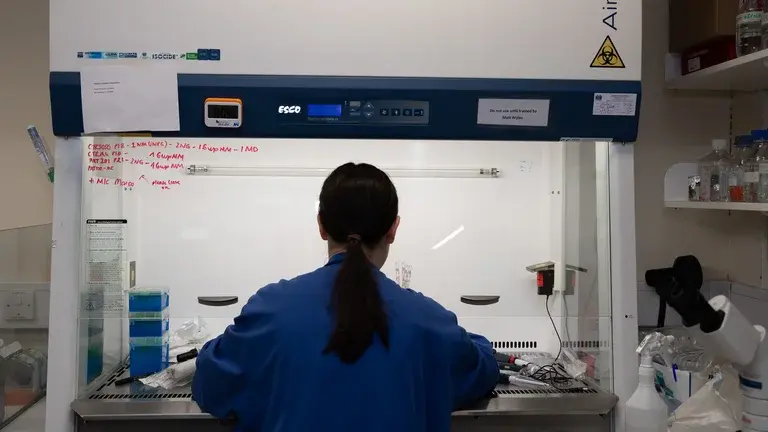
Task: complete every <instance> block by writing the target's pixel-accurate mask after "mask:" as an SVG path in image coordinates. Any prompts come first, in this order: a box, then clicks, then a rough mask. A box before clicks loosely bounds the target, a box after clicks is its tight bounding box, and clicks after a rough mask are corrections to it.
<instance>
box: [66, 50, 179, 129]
mask: <svg viewBox="0 0 768 432" xmlns="http://www.w3.org/2000/svg"><path fill="white" fill-rule="evenodd" d="M80 92H81V95H82V101H83V127H84V130H85V133H98V132H135V131H177V130H179V87H178V78H177V74H176V71H175V69H173V68H171V67H169V66H167V65H159V64H154V63H151V62H147V63H144V64H142V65H137V66H94V67H87V68H83V70H82V71H81V72H80Z"/></svg>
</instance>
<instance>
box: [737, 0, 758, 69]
mask: <svg viewBox="0 0 768 432" xmlns="http://www.w3.org/2000/svg"><path fill="white" fill-rule="evenodd" d="M763 6H765V2H764V1H763V0H740V1H739V13H738V15H736V56H737V57H741V56H744V55H747V54H752V53H755V52H758V51H760V50H761V49H762V45H763V38H762V33H761V31H762V25H763Z"/></svg>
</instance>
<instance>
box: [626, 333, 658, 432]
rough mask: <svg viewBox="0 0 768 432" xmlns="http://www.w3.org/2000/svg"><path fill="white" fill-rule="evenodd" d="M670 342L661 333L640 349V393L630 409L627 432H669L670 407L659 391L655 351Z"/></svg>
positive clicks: (638, 385) (647, 337)
mask: <svg viewBox="0 0 768 432" xmlns="http://www.w3.org/2000/svg"><path fill="white" fill-rule="evenodd" d="M664 342H666V339H665V336H664V335H662V334H660V333H653V334H649V335H648V336H646V337H645V339H643V342H642V343H641V344H640V346H638V347H637V353H638V354H640V368H639V379H638V384H637V390H635V393H633V394H632V397H630V398H629V400H628V401H627V405H626V431H627V432H666V431H667V417H668V413H667V404H665V403H664V399H662V397H661V395H660V394H659V393H658V392H657V391H656V385H655V382H656V369H654V367H653V354H654V350H659V349H660V348H661V346H662V345H663V343H664Z"/></svg>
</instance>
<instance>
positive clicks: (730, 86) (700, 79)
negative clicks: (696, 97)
mask: <svg viewBox="0 0 768 432" xmlns="http://www.w3.org/2000/svg"><path fill="white" fill-rule="evenodd" d="M675 58H676V59H677V61H678V65H679V57H676V56H674V55H670V56H669V58H668V61H667V65H668V66H667V71H668V72H667V80H666V81H667V88H669V89H675V90H710V91H756V90H765V89H768V50H763V51H759V52H756V53H754V54H750V55H747V56H744V57H739V58H737V59H734V60H730V61H727V62H725V63H721V64H719V65H715V66H712V67H708V68H706V69H702V70H700V71H697V72H694V73H691V74H688V75H681V74H680V68H679V66H677V67H674V61H675Z"/></svg>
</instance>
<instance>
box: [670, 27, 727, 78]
mask: <svg viewBox="0 0 768 432" xmlns="http://www.w3.org/2000/svg"><path fill="white" fill-rule="evenodd" d="M735 58H736V40H735V38H734V37H732V36H722V37H718V38H715V39H712V40H710V41H707V42H704V43H702V44H700V45H697V46H695V47H693V48H691V49H688V50H686V51H685V52H683V54H682V56H681V57H680V62H681V64H680V72H681V73H682V74H683V75H688V74H689V73H693V72H696V71H700V70H702V69H706V68H708V67H712V66H714V65H718V64H720V63H725V62H727V61H728V60H733V59H735Z"/></svg>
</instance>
